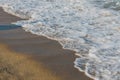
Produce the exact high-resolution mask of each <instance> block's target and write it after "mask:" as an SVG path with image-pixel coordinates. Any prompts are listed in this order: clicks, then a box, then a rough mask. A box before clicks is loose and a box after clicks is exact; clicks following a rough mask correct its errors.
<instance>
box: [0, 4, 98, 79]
mask: <svg viewBox="0 0 120 80" xmlns="http://www.w3.org/2000/svg"><path fill="white" fill-rule="evenodd" d="M0 7H2V8H3V10H4V11H5V12H7V13H8V14H12V15H14V16H17V17H20V18H22V19H27V20H29V19H30V18H31V16H30V15H23V14H19V12H18V13H16V12H15V11H14V10H13V9H12V7H10V6H8V5H0ZM12 24H16V25H18V24H17V23H16V22H14V23H12ZM20 26H22V27H23V30H25V31H26V32H31V33H32V34H35V35H38V36H44V37H46V38H48V39H51V40H56V41H58V42H59V43H60V45H62V48H63V49H67V50H71V49H69V48H65V47H64V46H63V44H62V43H61V42H60V41H59V39H57V38H51V37H49V36H47V35H44V34H42V35H40V34H37V33H34V32H32V31H30V30H26V29H24V25H20ZM71 51H75V52H76V53H74V54H75V55H76V56H80V54H78V53H77V51H76V50H75V49H72V50H71ZM76 60H77V58H76V59H75V61H74V62H73V63H74V64H75V65H74V68H76V69H78V70H79V71H80V72H83V73H85V75H86V76H88V77H89V78H91V79H94V80H98V78H96V77H92V76H91V75H89V74H88V73H87V72H86V70H85V71H83V70H82V69H80V68H79V67H77V66H76V65H77V62H76Z"/></svg>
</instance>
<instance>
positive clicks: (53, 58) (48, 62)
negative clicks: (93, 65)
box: [0, 10, 92, 80]
mask: <svg viewBox="0 0 120 80" xmlns="http://www.w3.org/2000/svg"><path fill="white" fill-rule="evenodd" d="M0 14H1V15H2V14H5V15H6V17H7V16H9V17H7V18H9V19H7V18H4V17H5V16H3V17H2V18H3V19H4V20H3V19H2V18H1V19H0V22H1V23H0V24H10V23H11V22H10V21H12V20H11V18H13V21H12V22H15V21H18V20H21V19H20V18H18V17H15V16H12V15H10V14H7V13H5V12H3V10H2V11H1V12H0ZM2 20H3V21H2ZM7 20H8V21H7ZM0 38H1V39H0V42H2V43H4V44H6V45H8V46H9V48H10V49H11V50H13V51H15V52H19V53H23V54H26V55H28V56H31V59H33V60H35V61H36V62H37V63H42V64H43V65H44V66H45V67H46V68H47V69H49V70H50V71H53V73H54V74H56V75H57V76H60V77H61V78H62V79H61V80H66V79H69V80H92V79H90V78H88V77H86V75H85V74H84V73H83V72H80V71H78V70H77V69H76V68H74V63H73V62H74V60H75V58H76V57H77V56H76V55H75V52H74V51H70V50H66V49H62V46H61V45H60V43H58V42H57V41H55V40H50V39H47V38H45V37H42V36H37V35H33V34H31V33H29V32H25V31H24V30H23V29H22V28H18V29H15V30H8V31H7V32H5V31H0ZM33 46H34V49H33ZM30 49H32V50H30ZM46 50H48V51H46ZM65 60H66V61H65ZM63 62H64V63H63ZM68 68H69V69H68ZM62 70H63V71H65V72H63V71H62ZM61 75H62V76H61ZM81 78H82V79H81Z"/></svg>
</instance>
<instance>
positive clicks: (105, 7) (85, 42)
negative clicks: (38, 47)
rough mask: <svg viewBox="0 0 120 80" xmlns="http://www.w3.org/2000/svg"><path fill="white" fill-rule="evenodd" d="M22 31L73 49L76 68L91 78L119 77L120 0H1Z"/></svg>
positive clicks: (102, 79)
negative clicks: (14, 16) (44, 37)
mask: <svg viewBox="0 0 120 80" xmlns="http://www.w3.org/2000/svg"><path fill="white" fill-rule="evenodd" d="M0 6H1V7H3V8H4V10H5V11H6V12H8V13H11V14H13V15H16V16H19V17H22V18H29V20H22V21H18V22H16V23H15V24H17V25H21V26H22V27H23V29H24V30H26V31H29V32H31V33H33V34H36V35H42V36H46V37H48V38H50V39H54V40H57V41H59V43H60V44H61V45H62V46H63V48H65V49H70V50H74V51H76V55H78V56H79V58H77V59H76V60H75V62H74V63H75V65H74V66H75V68H77V69H79V70H80V71H83V72H85V74H86V75H87V76H89V77H91V78H93V79H94V80H120V0H0Z"/></svg>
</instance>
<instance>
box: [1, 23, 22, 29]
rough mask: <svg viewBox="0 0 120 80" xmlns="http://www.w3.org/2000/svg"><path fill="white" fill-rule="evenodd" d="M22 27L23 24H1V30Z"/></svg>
mask: <svg viewBox="0 0 120 80" xmlns="http://www.w3.org/2000/svg"><path fill="white" fill-rule="evenodd" d="M20 27H21V26H19V25H14V24H7V25H0V30H11V29H16V28H20Z"/></svg>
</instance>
